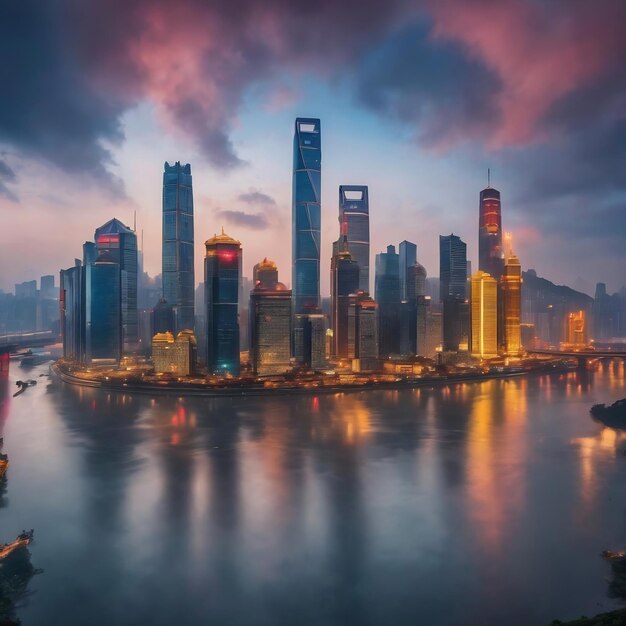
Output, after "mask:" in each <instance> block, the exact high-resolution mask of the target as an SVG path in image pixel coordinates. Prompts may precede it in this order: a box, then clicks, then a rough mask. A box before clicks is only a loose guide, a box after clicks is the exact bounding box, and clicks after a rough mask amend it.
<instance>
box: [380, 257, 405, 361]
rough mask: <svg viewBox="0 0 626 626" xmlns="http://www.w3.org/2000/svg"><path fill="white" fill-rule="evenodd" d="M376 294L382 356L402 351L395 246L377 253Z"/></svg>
mask: <svg viewBox="0 0 626 626" xmlns="http://www.w3.org/2000/svg"><path fill="white" fill-rule="evenodd" d="M375 295H376V302H377V303H378V342H379V343H378V349H379V354H380V356H381V357H388V356H389V355H390V354H398V353H399V352H400V333H399V332H398V329H399V327H400V308H401V307H400V303H401V301H402V294H401V291H400V257H399V255H398V254H397V253H396V248H395V246H387V252H381V253H380V254H377V255H376V280H375Z"/></svg>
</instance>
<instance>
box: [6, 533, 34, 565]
mask: <svg viewBox="0 0 626 626" xmlns="http://www.w3.org/2000/svg"><path fill="white" fill-rule="evenodd" d="M34 534H35V531H34V530H33V529H32V528H31V529H30V530H29V531H26V530H23V531H22V532H21V533H20V534H19V535H18V536H17V537H16V538H15V541H11V543H2V544H0V561H2V559H6V557H7V556H9V555H10V554H12V553H13V552H15V551H16V550H19V549H20V548H25V547H26V546H27V545H28V544H29V543H30V542H31V541H32V540H33V535H34Z"/></svg>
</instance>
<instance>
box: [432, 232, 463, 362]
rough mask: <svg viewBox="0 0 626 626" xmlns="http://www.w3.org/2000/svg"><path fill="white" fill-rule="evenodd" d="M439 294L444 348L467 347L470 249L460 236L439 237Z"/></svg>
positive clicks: (454, 350)
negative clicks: (468, 259) (468, 251)
mask: <svg viewBox="0 0 626 626" xmlns="http://www.w3.org/2000/svg"><path fill="white" fill-rule="evenodd" d="M439 295H440V300H441V303H442V305H443V349H444V351H446V352H456V351H458V350H459V348H460V347H463V346H465V345H466V344H467V341H468V335H469V319H468V318H469V310H468V305H467V246H466V244H465V242H464V241H462V240H461V238H460V237H458V236H456V235H454V234H450V235H440V236H439Z"/></svg>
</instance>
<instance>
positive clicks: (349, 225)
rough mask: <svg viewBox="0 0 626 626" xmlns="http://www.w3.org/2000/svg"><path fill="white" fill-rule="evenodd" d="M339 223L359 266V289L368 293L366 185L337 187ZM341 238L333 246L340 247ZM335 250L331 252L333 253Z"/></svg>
mask: <svg viewBox="0 0 626 626" xmlns="http://www.w3.org/2000/svg"><path fill="white" fill-rule="evenodd" d="M339 223H340V224H341V233H342V235H345V236H346V237H347V242H348V249H349V250H350V254H351V255H352V259H353V260H354V261H356V262H357V263H358V264H359V289H360V290H361V291H364V292H365V293H369V292H370V209H369V193H368V188H367V185H341V186H340V187H339ZM342 243H343V241H342V238H340V239H339V240H338V241H337V242H336V244H335V245H337V246H339V247H341V246H342ZM334 252H335V250H333V253H334Z"/></svg>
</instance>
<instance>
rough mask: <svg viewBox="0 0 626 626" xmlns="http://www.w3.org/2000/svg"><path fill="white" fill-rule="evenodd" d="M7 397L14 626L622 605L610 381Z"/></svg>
mask: <svg viewBox="0 0 626 626" xmlns="http://www.w3.org/2000/svg"><path fill="white" fill-rule="evenodd" d="M46 371H47V366H42V367H38V368H35V369H34V370H32V371H31V372H30V373H29V374H28V375H29V376H30V377H32V378H36V379H37V380H38V381H39V384H38V385H37V386H36V387H33V388H30V389H28V390H26V392H25V393H23V394H22V395H20V396H18V397H16V398H12V397H10V396H11V395H12V394H13V392H14V391H15V389H16V388H15V386H14V380H15V379H16V378H19V377H22V378H24V377H25V374H24V372H22V371H20V370H19V369H18V368H16V367H14V366H13V364H12V372H11V375H10V376H11V378H10V380H9V383H8V385H7V384H5V385H4V386H3V387H2V388H1V389H2V393H3V395H4V397H3V398H2V399H1V401H2V405H1V408H0V434H1V435H2V436H4V452H6V453H7V454H8V455H9V460H10V467H9V470H8V473H7V488H6V493H5V495H4V496H3V499H2V506H1V507H0V542H1V541H8V540H10V539H13V538H14V537H15V535H16V534H17V533H18V532H19V531H20V530H21V529H22V528H34V529H35V542H34V543H33V544H32V546H31V548H30V549H31V554H32V563H33V565H34V566H35V567H37V568H43V570H44V571H43V573H41V574H39V575H37V576H35V577H34V578H33V579H32V580H31V582H30V587H29V588H30V590H31V591H32V592H33V593H31V594H30V595H29V597H28V598H27V599H26V601H25V603H24V606H22V607H21V608H20V609H19V611H18V616H19V617H20V618H21V619H22V621H23V624H24V626H39V625H51V624H56V623H59V624H60V623H63V624H64V625H65V626H73V625H76V626H79V625H80V626H84V625H85V624H89V625H90V626H105V625H106V626H111V625H112V624H115V625H122V626H125V625H139V624H145V625H148V624H149V625H150V626H160V625H163V626H165V625H167V626H171V625H173V624H176V625H177V626H187V625H196V624H198V625H200V624H202V625H204V624H216V625H222V624H223V625H228V626H240V625H241V626H243V625H246V626H247V625H255V626H257V625H259V626H265V625H267V626H270V625H271V626H274V625H277V624H285V625H298V626H309V625H316V626H317V625H319V626H340V625H341V626H344V625H351V624H355V625H359V626H361V625H379V624H380V625H386V624H393V625H394V626H404V625H409V624H410V625H415V624H428V626H448V625H450V626H452V625H454V626H456V625H474V624H475V625H491V624H494V625H498V626H500V625H505V624H506V625H507V626H522V625H523V626H532V625H535V624H536V625H542V626H543V625H547V624H549V623H550V621H551V620H552V619H554V618H560V619H565V618H573V617H577V616H579V615H581V614H587V615H591V614H595V613H599V612H601V611H605V610H610V609H612V608H614V607H617V606H620V604H619V602H618V601H617V600H615V599H611V598H609V597H608V595H607V590H608V582H607V579H608V577H609V574H610V568H609V566H608V564H607V563H605V562H604V561H603V560H602V559H601V558H600V556H599V553H600V551H601V550H602V549H604V548H620V547H624V546H625V545H626V433H624V432H619V431H615V430H612V429H608V428H603V427H602V426H600V425H598V424H596V423H595V422H593V421H592V420H591V419H590V417H589V408H590V406H591V405H592V404H593V403H595V402H613V401H614V400H616V399H618V398H622V397H624V396H626V390H625V373H624V364H623V363H622V362H617V361H614V362H611V363H604V364H603V365H602V366H601V367H600V369H598V370H597V371H595V372H571V373H568V374H553V375H531V376H529V377H522V378H516V379H508V380H491V381H485V382H481V383H471V384H459V385H454V386H449V387H441V388H433V389H414V390H410V389H406V390H401V391H368V392H359V393H349V394H336V395H320V396H315V395H311V396H275V397H249V398H245V397H242V398H194V399H185V398H176V397H169V396H155V397H153V398H151V397H149V396H144V395H136V396H132V395H122V394H116V393H107V392H104V391H101V390H97V389H85V388H79V387H72V386H68V385H65V384H63V383H60V382H55V381H52V380H49V379H47V378H43V377H42V378H38V375H39V374H40V373H44V372H46Z"/></svg>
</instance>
